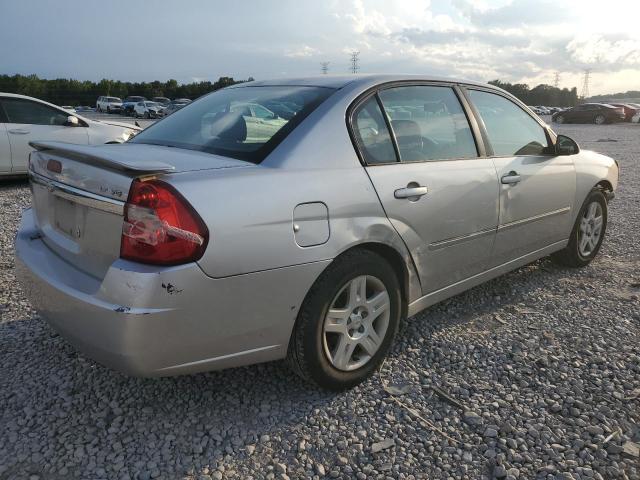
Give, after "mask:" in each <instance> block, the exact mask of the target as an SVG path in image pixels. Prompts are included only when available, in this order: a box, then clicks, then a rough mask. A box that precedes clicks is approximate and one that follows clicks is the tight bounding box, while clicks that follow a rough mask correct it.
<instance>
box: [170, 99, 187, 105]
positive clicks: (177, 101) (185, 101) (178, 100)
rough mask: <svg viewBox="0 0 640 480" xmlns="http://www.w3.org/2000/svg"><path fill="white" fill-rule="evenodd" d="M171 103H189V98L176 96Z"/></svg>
mask: <svg viewBox="0 0 640 480" xmlns="http://www.w3.org/2000/svg"><path fill="white" fill-rule="evenodd" d="M171 103H182V104H187V103H191V100H189V99H188V98H176V99H174V100H172V101H171Z"/></svg>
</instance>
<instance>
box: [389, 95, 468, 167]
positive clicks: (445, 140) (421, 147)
mask: <svg viewBox="0 0 640 480" xmlns="http://www.w3.org/2000/svg"><path fill="white" fill-rule="evenodd" d="M379 95H380V100H382V105H383V107H384V109H385V112H386V114H387V116H388V117H389V119H390V123H391V129H392V130H393V133H394V134H395V136H396V141H397V143H398V149H399V150H400V160H401V161H403V162H416V161H418V162H419V161H428V160H447V159H454V158H455V159H457V158H475V157H477V156H478V151H477V149H476V144H475V141H474V138H473V134H472V133H471V128H470V127H469V122H468V120H467V117H466V115H465V113H464V110H463V109H462V106H461V105H460V101H459V100H458V97H457V96H456V94H455V92H454V91H453V89H452V88H451V87H435V86H434V87H432V86H407V87H396V88H389V89H386V90H382V91H381V92H380V93H379Z"/></svg>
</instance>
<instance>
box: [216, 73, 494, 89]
mask: <svg viewBox="0 0 640 480" xmlns="http://www.w3.org/2000/svg"><path fill="white" fill-rule="evenodd" d="M411 80H413V81H429V82H448V83H462V84H467V85H476V86H487V84H486V83H481V82H474V81H470V80H461V79H455V78H448V77H436V76H431V75H402V74H398V75H395V74H357V75H317V76H313V77H298V78H295V77H294V78H274V79H270V80H259V81H258V80H254V81H252V82H245V83H238V84H235V85H232V86H231V87H228V88H243V87H266V86H300V87H325V88H335V89H339V88H343V87H345V86H347V85H354V86H355V85H361V86H365V87H366V86H372V85H377V84H380V83H387V82H396V81H411Z"/></svg>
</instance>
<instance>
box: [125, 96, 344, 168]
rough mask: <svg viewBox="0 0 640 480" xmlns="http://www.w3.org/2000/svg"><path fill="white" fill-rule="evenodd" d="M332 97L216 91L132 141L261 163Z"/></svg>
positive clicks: (148, 129)
mask: <svg viewBox="0 0 640 480" xmlns="http://www.w3.org/2000/svg"><path fill="white" fill-rule="evenodd" d="M333 92H334V89H330V88H323V87H296V86H268V87H240V88H229V89H224V90H219V91H217V92H214V93H211V94H209V95H207V96H205V97H202V98H201V99H199V100H197V101H195V102H192V103H190V104H189V105H187V106H185V107H184V108H181V109H180V110H178V111H176V112H175V113H174V114H172V115H171V116H170V117H167V118H166V119H165V120H163V121H161V122H158V123H156V124H155V125H152V126H151V127H149V128H147V129H146V130H144V131H142V132H141V133H139V134H138V135H137V136H136V137H134V138H133V139H132V140H131V142H132V143H147V144H151V145H165V146H169V147H177V148H185V149H191V150H199V151H203V152H208V153H214V154H218V155H223V156H227V157H231V158H237V159H239V160H247V161H250V162H254V163H260V162H261V161H262V160H264V158H265V157H266V156H267V155H268V154H269V152H271V150H273V149H274V148H275V147H276V146H277V145H278V144H279V143H280V142H281V141H282V140H284V138H285V137H286V136H287V135H288V134H289V133H290V132H291V131H292V130H293V129H294V128H295V127H296V125H298V124H299V123H300V122H301V121H302V120H303V119H304V118H305V117H306V116H307V115H309V114H310V113H311V112H312V111H313V110H314V109H315V108H316V107H317V106H318V105H320V103H322V102H323V101H324V100H325V99H326V98H328V97H329V95H331V93H333ZM265 105H269V108H267V107H266V106H265ZM274 105H276V106H277V105H283V106H284V105H286V107H287V109H288V110H290V111H292V115H287V117H288V118H283V117H282V116H280V115H278V114H277V113H276V112H277V108H273V107H274Z"/></svg>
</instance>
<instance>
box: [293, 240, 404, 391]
mask: <svg viewBox="0 0 640 480" xmlns="http://www.w3.org/2000/svg"><path fill="white" fill-rule="evenodd" d="M401 298H402V297H401V293H400V284H399V282H398V279H397V277H396V274H395V272H394V270H393V268H392V267H391V266H390V265H389V264H388V263H387V262H386V260H384V259H383V258H382V257H380V256H379V255H377V254H375V253H373V252H369V251H367V250H354V251H352V252H348V253H346V254H344V255H343V256H341V257H339V258H338V259H337V260H336V261H335V262H334V263H333V264H332V265H330V266H329V267H328V268H327V270H326V271H325V272H323V273H322V275H321V276H320V277H319V278H318V280H317V281H316V283H315V284H314V285H313V287H311V289H310V290H309V293H308V294H307V297H306V298H305V300H304V303H303V305H302V307H301V309H300V312H299V314H298V319H297V321H296V326H295V328H294V331H293V333H292V336H291V341H290V343H289V351H288V354H287V359H288V361H289V364H290V365H291V367H292V369H293V370H294V371H295V372H296V373H297V374H298V375H300V376H301V377H302V378H303V379H305V380H307V381H310V382H313V383H315V384H316V385H318V386H320V387H322V388H326V389H329V390H343V389H345V388H350V387H353V386H355V385H357V384H358V383H360V382H362V381H363V380H365V379H366V378H367V377H369V376H370V375H371V374H372V373H373V372H374V371H375V370H376V368H377V367H378V366H379V365H380V363H381V362H382V360H383V358H384V357H385V355H386V354H387V352H388V350H389V347H390V345H391V342H392V341H393V338H394V336H395V334H396V332H397V330H398V325H399V323H400V316H401V312H402V308H401V301H402V300H401Z"/></svg>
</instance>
